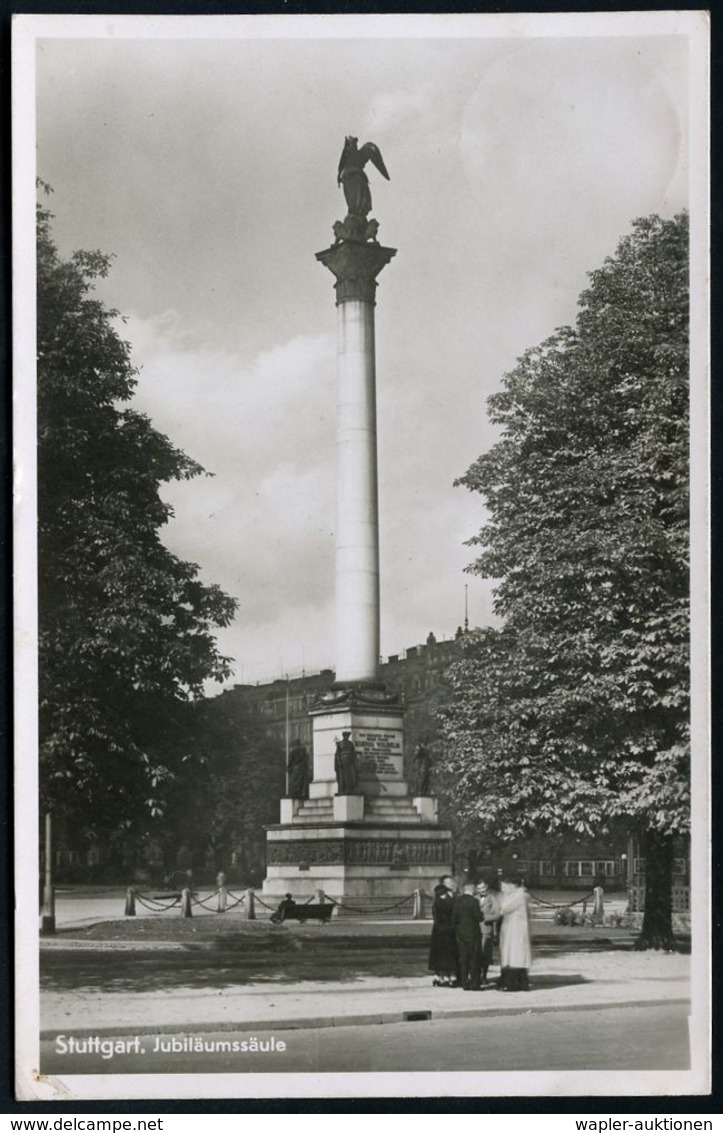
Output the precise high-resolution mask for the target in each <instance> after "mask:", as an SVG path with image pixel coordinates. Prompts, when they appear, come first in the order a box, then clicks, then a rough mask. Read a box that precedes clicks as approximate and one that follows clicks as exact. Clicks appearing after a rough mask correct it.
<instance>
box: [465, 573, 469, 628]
mask: <svg viewBox="0 0 723 1133" xmlns="http://www.w3.org/2000/svg"><path fill="white" fill-rule="evenodd" d="M464 632H465V633H468V632H469V618H468V617H467V583H466V582H465V584H464Z"/></svg>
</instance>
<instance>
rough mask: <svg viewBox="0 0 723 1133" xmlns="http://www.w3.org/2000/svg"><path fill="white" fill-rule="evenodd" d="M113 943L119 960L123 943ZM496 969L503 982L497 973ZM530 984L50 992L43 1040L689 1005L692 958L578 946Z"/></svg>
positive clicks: (363, 982)
mask: <svg viewBox="0 0 723 1133" xmlns="http://www.w3.org/2000/svg"><path fill="white" fill-rule="evenodd" d="M106 947H107V951H108V952H109V953H110V955H109V956H108V961H109V964H112V952H113V948H114V947H116V946H115V945H110V946H106ZM166 947H167V946H166ZM490 975H491V977H492V978H495V977H496V975H497V969H496V968H494V969H492V971H491V973H490ZM531 983H532V990H531V991H530V992H528V993H519V994H509V993H504V992H501V991H498V990H497V989H496V988H489V989H485V990H483V991H481V992H465V991H461V990H458V989H447V988H433V987H432V986H431V977H430V976H420V977H415V978H412V979H409V978H405V979H393V978H379V977H369V978H361V979H358V980H355V981H353V982H344V983H330V982H321V981H315V982H311V981H304V982H298V983H293V984H288V983H287V984H283V985H282V984H277V985H275V986H271V985H270V984H269V983H264V984H260V983H259V984H256V985H251V986H244V987H234V986H231V987H227V988H223V989H217V988H214V989H210V990H208V989H200V990H198V989H192V988H184V987H179V988H178V989H176V990H174V991H172V992H169V991H150V992H128V991H127V990H124V991H118V992H114V991H104V992H102V993H101V992H98V991H93V990H88V989H83V990H75V991H44V992H42V994H41V1037H42V1038H53V1037H55V1036H56V1035H57V1034H66V1035H67V1034H72V1033H82V1034H90V1035H104V1034H106V1035H113V1036H121V1035H141V1034H149V1033H153V1034H155V1033H189V1032H191V1033H199V1032H203V1031H233V1030H239V1029H241V1030H245V1031H262V1030H273V1031H277V1030H284V1029H289V1028H315V1027H334V1026H354V1025H359V1024H373V1023H376V1024H379V1023H398V1022H403V1021H405V1020H408V1018H409V1016H410V1015H414V1016H419V1017H422V1018H428V1017H430V1016H431V1017H432V1018H434V1019H440V1018H455V1017H457V1018H458V1017H470V1016H480V1015H484V1016H488V1017H489V1016H494V1015H508V1014H525V1013H527V1014H537V1013H540V1012H552V1011H570V1010H579V1011H582V1010H587V1011H590V1010H601V1009H605V1008H609V1007H620V1006H625V1007H631V1006H645V1005H647V1006H652V1005H653V1004H661V1003H686V1002H688V1000H689V996H690V957H689V956H684V955H680V954H670V955H669V954H660V953H657V952H640V953H636V952H597V953H589V952H580V953H575V952H571V953H566V954H565V955H562V956H551V957H543V958H541V959H540V961H539V962H538V963H537V964H536V965H535V966H534V967H533V969H532V971H531Z"/></svg>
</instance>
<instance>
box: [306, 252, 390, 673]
mask: <svg viewBox="0 0 723 1133" xmlns="http://www.w3.org/2000/svg"><path fill="white" fill-rule="evenodd" d="M394 255H396V249H395V248H384V247H382V246H381V245H379V244H376V243H373V242H366V243H364V242H361V241H352V240H345V241H343V242H340V243H338V244H336V245H334V246H333V247H331V248H327V249H326V250H325V251H323V252H318V253H317V257H316V258H317V259H318V260H319V261H320V262H321V263H322V264H323V265H324V266H325V267H327V268H328V269H329V271H331V272H332V274H333V275H334V276H335V277H336V284H335V290H336V304H337V368H338V398H337V448H338V452H337V462H338V479H337V512H336V532H337V534H336V653H335V660H336V683H337V686H342V687H355V686H356V687H358V686H360V685H373V684H375V683H376V681H377V666H378V661H379V516H378V501H377V434H376V370H375V353H374V305H375V293H376V287H377V284H376V278H377V276H378V275H379V272H380V271H381V270H382V268H383V267H385V265H386V264H388V263H389V261H390V260H391V258H392V257H393V256H394Z"/></svg>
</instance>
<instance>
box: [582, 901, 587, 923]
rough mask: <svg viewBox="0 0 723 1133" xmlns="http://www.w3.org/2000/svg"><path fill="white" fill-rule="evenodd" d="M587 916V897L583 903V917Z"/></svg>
mask: <svg viewBox="0 0 723 1133" xmlns="http://www.w3.org/2000/svg"><path fill="white" fill-rule="evenodd" d="M586 916H587V898H585V900H584V901H583V903H582V919H583V920H585V917H586Z"/></svg>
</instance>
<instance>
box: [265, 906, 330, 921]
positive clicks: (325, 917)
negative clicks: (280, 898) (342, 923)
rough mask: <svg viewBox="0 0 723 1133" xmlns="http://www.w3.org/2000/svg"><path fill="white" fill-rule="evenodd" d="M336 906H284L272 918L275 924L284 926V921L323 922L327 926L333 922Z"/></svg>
mask: <svg viewBox="0 0 723 1133" xmlns="http://www.w3.org/2000/svg"><path fill="white" fill-rule="evenodd" d="M333 912H334V906H333V905H332V904H328V905H295V904H294V905H291V904H289V905H282V906H281V908H280V909H277V911H276V912H275V913H274V915H273V916H272V917H271V921H272V923H273V924H283V922H284V921H298V922H299V923H300V924H303V923H304V922H305V921H321V923H322V924H327V923H328V922H329V921H330V920H331V914H332V913H333Z"/></svg>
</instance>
